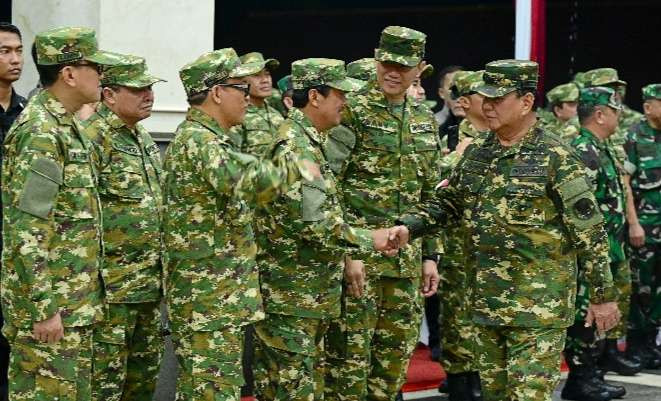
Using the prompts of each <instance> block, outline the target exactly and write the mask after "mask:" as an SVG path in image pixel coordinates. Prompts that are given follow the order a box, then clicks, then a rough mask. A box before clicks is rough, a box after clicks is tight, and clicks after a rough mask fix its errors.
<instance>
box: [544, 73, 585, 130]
mask: <svg viewBox="0 0 661 401" xmlns="http://www.w3.org/2000/svg"><path fill="white" fill-rule="evenodd" d="M546 101H547V102H548V109H549V111H551V112H552V114H551V115H550V116H549V119H548V120H543V121H542V123H543V124H544V129H546V130H547V131H549V132H552V133H554V134H556V135H558V136H560V138H562V139H564V140H566V141H567V142H571V141H572V140H573V139H574V138H576V136H578V131H579V128H580V127H579V124H578V117H576V106H577V105H578V86H576V84H575V83H573V82H570V83H566V84H562V85H558V86H556V87H555V88H553V89H551V90H550V91H548V93H547V94H546Z"/></svg>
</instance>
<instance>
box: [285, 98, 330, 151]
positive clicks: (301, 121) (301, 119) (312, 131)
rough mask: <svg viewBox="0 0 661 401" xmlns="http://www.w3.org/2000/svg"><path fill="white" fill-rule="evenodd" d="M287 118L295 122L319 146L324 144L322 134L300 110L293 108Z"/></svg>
mask: <svg viewBox="0 0 661 401" xmlns="http://www.w3.org/2000/svg"><path fill="white" fill-rule="evenodd" d="M287 118H289V119H290V120H292V121H294V122H295V123H296V124H298V125H299V126H300V127H301V128H303V130H305V132H306V133H307V135H308V136H309V137H310V139H312V140H313V141H314V142H316V143H317V144H321V143H322V139H321V133H319V131H317V129H316V128H315V127H314V125H312V121H310V119H309V118H308V116H306V115H305V113H303V112H302V111H301V110H300V109H297V108H296V107H292V108H291V110H289V115H288V117H287Z"/></svg>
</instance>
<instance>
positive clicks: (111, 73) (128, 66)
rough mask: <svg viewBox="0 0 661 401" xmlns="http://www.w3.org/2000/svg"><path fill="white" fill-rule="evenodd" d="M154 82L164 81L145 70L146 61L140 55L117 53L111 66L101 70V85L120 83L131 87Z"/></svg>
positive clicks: (148, 84) (145, 85)
mask: <svg viewBox="0 0 661 401" xmlns="http://www.w3.org/2000/svg"><path fill="white" fill-rule="evenodd" d="M156 82H165V80H164V79H161V78H158V77H156V76H154V75H152V74H150V73H148V72H147V62H146V61H145V59H144V58H142V57H137V56H132V55H130V54H118V55H117V60H116V62H115V63H114V65H112V66H108V67H106V68H105V69H104V70H103V78H102V79H101V85H104V86H105V85H121V86H128V87H131V88H144V87H147V86H151V85H153V84H155V83H156Z"/></svg>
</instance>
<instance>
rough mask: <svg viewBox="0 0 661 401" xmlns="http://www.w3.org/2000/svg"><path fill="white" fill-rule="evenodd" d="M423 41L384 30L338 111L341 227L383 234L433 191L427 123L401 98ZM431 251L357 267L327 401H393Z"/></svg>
mask: <svg viewBox="0 0 661 401" xmlns="http://www.w3.org/2000/svg"><path fill="white" fill-rule="evenodd" d="M425 40H426V36H425V34H423V33H422V32H418V31H415V30H413V29H409V28H404V27H396V26H390V27H387V28H385V29H384V30H383V32H382V34H381V40H380V43H379V47H378V48H377V49H376V50H375V57H374V58H375V59H376V62H377V63H376V68H377V73H376V79H375V80H372V81H369V82H368V84H367V85H366V86H365V87H364V88H363V89H361V91H360V92H357V93H355V94H352V95H350V96H349V98H348V100H347V104H346V107H345V110H344V114H343V118H342V123H343V124H344V126H346V127H347V128H348V129H349V130H350V131H351V133H352V134H353V135H352V136H350V137H346V136H341V137H340V136H335V131H332V132H331V134H330V136H329V142H335V143H334V145H333V149H335V150H344V156H343V157H340V158H339V159H341V160H343V161H341V162H339V163H335V167H340V169H339V170H338V172H339V174H338V178H339V180H340V188H341V191H342V195H343V198H344V199H343V201H344V204H345V207H346V209H345V210H346V213H347V223H349V224H352V225H357V226H361V227H364V228H377V227H379V226H382V225H383V224H384V223H385V222H387V221H391V220H392V219H394V218H395V217H396V216H397V215H399V214H400V213H402V212H403V211H405V210H407V209H408V208H410V207H412V206H413V205H415V204H417V203H418V202H420V201H421V200H426V199H429V198H430V197H431V196H432V195H433V191H434V187H435V186H436V185H437V184H438V182H439V178H440V177H439V169H438V168H439V164H438V159H439V152H438V151H439V146H438V141H437V132H438V127H437V124H436V121H435V120H434V117H433V114H432V113H431V111H430V110H429V108H427V106H425V105H424V104H420V103H418V102H415V101H414V100H413V99H412V98H411V97H407V96H406V90H407V89H408V87H409V86H410V84H411V82H412V81H413V79H415V78H416V76H417V75H418V74H419V73H420V72H421V70H422V69H423V68H424V65H425V63H424V61H422V60H423V57H424V49H425ZM436 248H437V241H436V238H433V237H429V238H425V241H424V246H423V241H422V240H418V241H416V242H415V244H414V246H413V247H410V248H407V249H406V250H405V251H402V252H400V254H399V257H397V258H385V257H383V256H381V255H378V254H371V255H368V257H367V258H366V259H365V266H366V269H367V273H368V278H367V281H366V283H365V288H366V290H365V293H366V295H365V296H364V297H363V298H361V299H354V298H351V297H348V296H346V291H345V294H344V295H345V296H343V298H342V302H343V315H342V316H341V318H340V319H339V320H336V321H334V322H333V323H332V324H331V328H330V330H329V334H328V335H327V339H328V340H329V343H330V344H326V345H327V348H328V352H327V355H328V358H327V359H328V360H327V362H328V365H329V367H328V372H327V375H326V379H327V382H326V397H327V398H328V399H332V400H335V399H339V400H364V399H368V400H388V401H391V400H392V399H394V398H395V396H396V394H397V392H398V391H399V389H400V387H401V386H402V384H403V382H404V379H405V374H406V369H407V367H408V363H409V357H410V356H411V353H412V352H413V349H414V347H415V345H416V343H417V340H418V332H419V327H420V319H421V317H422V308H421V297H420V287H421V286H422V287H423V293H424V295H425V296H430V295H432V294H433V293H435V292H436V285H437V280H438V272H437V270H436V269H437V267H436V259H437V249H436ZM421 264H422V265H423V267H422V271H423V274H422V276H423V284H422V285H421V282H420V267H421ZM346 285H347V286H352V285H357V283H354V282H347V283H346Z"/></svg>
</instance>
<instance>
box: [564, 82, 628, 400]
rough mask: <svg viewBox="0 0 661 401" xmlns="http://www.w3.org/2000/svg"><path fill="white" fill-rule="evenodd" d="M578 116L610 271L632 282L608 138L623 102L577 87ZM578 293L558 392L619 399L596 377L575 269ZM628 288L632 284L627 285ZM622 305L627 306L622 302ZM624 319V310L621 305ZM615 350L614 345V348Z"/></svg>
mask: <svg viewBox="0 0 661 401" xmlns="http://www.w3.org/2000/svg"><path fill="white" fill-rule="evenodd" d="M579 102H580V103H579V105H578V113H579V114H578V115H579V119H580V123H581V129H580V133H579V136H578V137H576V138H575V139H574V140H573V141H572V142H571V147H572V148H573V149H575V150H576V152H577V154H578V155H579V157H580V158H581V160H583V163H584V164H585V166H586V168H587V169H586V171H587V174H588V175H587V177H588V180H589V182H590V184H591V188H592V192H593V193H594V196H595V199H596V200H597V203H598V205H599V208H600V210H601V213H602V215H603V218H604V224H605V229H606V233H607V235H608V245H609V252H608V253H609V258H610V270H611V273H612V275H613V277H618V276H623V277H624V281H628V282H630V272H629V267H628V265H627V261H626V257H625V255H624V186H623V183H622V179H621V174H620V171H619V169H618V168H617V164H616V162H615V156H614V155H613V153H612V150H611V149H610V148H609V147H608V146H606V143H605V141H606V139H607V138H608V137H609V136H611V135H613V133H615V129H616V128H617V120H618V117H619V113H620V110H621V104H620V103H619V101H618V100H617V99H616V95H615V91H614V90H613V89H610V88H606V87H599V86H596V87H591V88H585V89H581V91H580V100H579ZM578 279H579V280H578V294H577V297H576V311H575V321H574V324H573V325H572V326H571V327H570V328H569V329H568V330H567V342H566V344H565V358H566V360H567V364H568V365H569V368H570V372H569V377H568V378H567V382H566V384H565V386H564V388H563V390H562V398H564V399H568V400H603V401H606V400H610V399H611V398H613V397H617V398H619V397H621V396H623V395H624V393H625V390H624V388H623V387H620V386H617V387H615V388H613V386H610V385H607V384H605V382H603V380H602V379H601V377H599V375H598V374H597V357H598V356H599V355H600V354H601V353H602V350H603V339H601V338H600V335H599V333H597V332H596V330H595V329H594V327H586V325H585V320H586V317H587V312H588V308H589V306H590V300H589V299H588V294H590V292H591V291H590V286H589V284H588V283H587V279H586V278H585V277H583V275H582V271H581V270H580V266H579V276H578ZM628 288H629V290H630V286H629V287H628ZM614 289H615V290H616V293H617V301H618V303H619V302H620V301H622V300H628V297H629V295H630V291H624V292H622V293H619V291H617V290H619V289H618V288H616V287H614ZM625 304H626V303H625ZM620 312H621V313H622V316H623V319H622V320H624V321H626V315H627V312H628V311H627V310H624V309H622V308H621V307H620ZM614 345H615V348H616V347H617V344H614ZM627 363H628V361H625V362H621V363H620V365H621V366H618V367H617V368H618V370H619V371H620V373H623V374H627V375H632V374H635V373H637V372H638V370H639V369H640V366H639V365H638V366H629V365H628V364H627Z"/></svg>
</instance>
